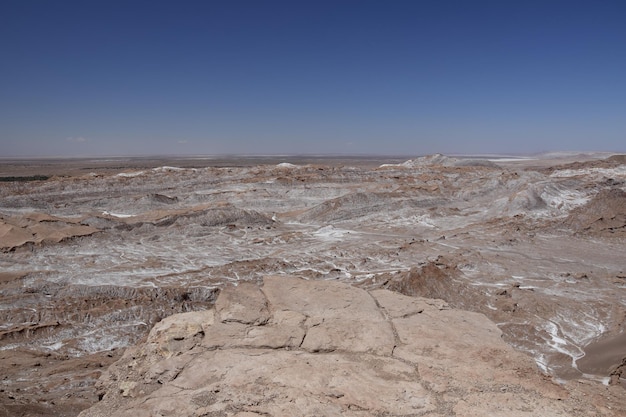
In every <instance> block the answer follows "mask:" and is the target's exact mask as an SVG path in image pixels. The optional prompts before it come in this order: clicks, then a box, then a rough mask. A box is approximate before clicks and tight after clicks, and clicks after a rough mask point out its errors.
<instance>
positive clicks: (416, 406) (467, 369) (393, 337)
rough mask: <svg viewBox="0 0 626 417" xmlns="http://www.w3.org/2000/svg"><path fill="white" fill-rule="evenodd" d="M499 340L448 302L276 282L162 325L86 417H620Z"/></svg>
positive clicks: (602, 400) (225, 294)
mask: <svg viewBox="0 0 626 417" xmlns="http://www.w3.org/2000/svg"><path fill="white" fill-rule="evenodd" d="M500 336H501V333H500V330H499V329H498V328H497V327H496V325H495V324H494V323H492V322H491V321H489V320H488V319H487V318H486V317H485V316H483V315H481V314H477V313H470V312H466V311H461V310H455V309H451V308H449V307H448V306H447V305H446V304H445V303H444V302H443V301H441V300H434V299H426V298H415V297H408V296H404V295H400V294H397V293H394V292H391V291H387V290H374V291H369V292H368V291H365V290H362V289H359V288H355V287H352V286H349V285H347V284H343V283H338V282H330V281H307V280H303V279H299V278H295V277H285V276H268V277H266V278H265V279H264V280H263V283H262V285H261V286H259V285H257V284H255V283H241V284H239V285H238V286H236V287H229V288H227V289H225V290H223V291H222V293H221V294H220V296H219V297H218V299H217V301H216V304H215V306H214V308H213V309H211V310H208V311H201V312H190V313H183V314H177V315H174V316H171V317H168V318H166V319H164V320H163V321H161V322H160V323H158V324H157V325H156V326H155V327H154V328H153V329H152V331H151V332H150V335H149V336H148V339H147V341H146V342H145V343H143V344H140V345H138V346H136V347H133V348H129V349H127V351H126V353H125V354H124V356H123V357H122V359H120V360H119V361H118V362H117V363H115V364H114V365H112V366H111V367H110V368H109V369H108V371H107V372H105V373H104V374H103V376H102V377H101V379H100V382H99V384H100V389H101V392H102V394H101V397H102V399H101V401H100V402H99V403H97V404H96V405H95V406H93V407H92V408H90V409H87V410H85V411H83V412H82V413H81V414H80V417H103V416H107V417H108V416H119V417H122V416H128V417H130V416H132V417H144V416H145V417H148V416H205V417H208V416H238V417H244V416H260V415H262V416H429V417H436V416H451V415H456V416H503V415H506V416H511V417H515V416H538V415H541V416H596V415H608V416H613V415H615V416H617V415H620V414H619V413H620V410H615V409H614V407H615V404H614V405H613V408H612V407H611V406H610V405H609V404H610V401H608V400H609V399H610V398H617V397H615V396H619V395H620V393H618V392H613V391H611V390H620V389H621V388H618V387H603V386H591V385H590V383H584V386H585V387H586V388H588V389H587V391H584V390H583V391H581V390H580V388H579V387H578V388H577V387H575V389H572V388H568V387H567V386H565V387H564V386H561V385H557V384H555V383H553V382H552V381H551V380H550V379H549V378H548V377H546V376H544V375H542V374H540V373H539V372H538V371H537V369H536V366H535V364H534V362H533V361H532V360H531V359H530V358H529V357H527V356H525V355H523V354H521V353H519V352H517V351H515V350H513V349H512V348H511V347H510V346H509V345H507V344H506V343H504V342H503V341H502V339H501V337H500ZM577 384H583V383H582V382H578V383H577ZM581 386H582V385H581ZM620 392H621V393H623V390H622V391H620ZM607 401H608V402H607ZM618 407H619V406H618Z"/></svg>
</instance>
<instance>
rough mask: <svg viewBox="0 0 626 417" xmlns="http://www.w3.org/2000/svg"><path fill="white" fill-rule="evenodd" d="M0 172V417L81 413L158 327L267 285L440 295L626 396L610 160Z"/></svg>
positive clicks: (625, 198) (619, 207)
mask: <svg viewBox="0 0 626 417" xmlns="http://www.w3.org/2000/svg"><path fill="white" fill-rule="evenodd" d="M287 160H289V163H287V162H284V161H287ZM37 176H43V177H37ZM48 177H49V178H48ZM0 178H5V181H2V182H0V250H1V252H0V315H1V317H2V321H1V322H0V375H2V378H3V379H2V380H1V381H0V415H7V416H8V415H11V416H19V415H57V416H63V415H65V416H75V415H77V414H78V412H79V411H80V410H81V409H83V408H85V407H88V406H90V405H92V404H94V403H96V402H98V392H97V390H96V388H94V384H95V381H96V379H97V378H98V377H99V376H100V375H101V374H102V372H103V370H104V369H105V368H106V367H107V366H108V365H109V364H111V363H112V362H113V361H115V360H116V359H118V358H119V357H120V355H121V353H122V351H123V349H124V348H126V347H128V346H131V345H134V344H136V343H138V342H139V341H140V340H142V339H143V338H145V337H146V336H147V334H148V332H149V330H150V329H151V328H152V326H153V325H154V324H156V323H157V322H158V321H159V320H161V319H162V318H164V317H166V316H170V315H171V314H174V313H180V312H187V311H199V310H209V309H210V308H211V307H212V306H213V303H214V302H215V299H216V297H217V295H218V293H219V291H220V289H223V288H225V287H230V286H232V285H233V284H237V283H240V282H242V281H250V282H253V283H258V284H259V285H260V283H261V282H262V280H263V278H264V277H266V276H270V275H271V276H280V275H284V276H287V275H289V276H297V277H301V278H306V279H309V280H333V281H342V282H344V283H348V284H351V285H353V286H358V287H360V288H363V289H365V290H367V291H375V290H377V289H388V290H392V291H396V292H400V293H403V294H405V295H411V296H421V297H427V298H438V299H443V300H445V302H446V303H447V304H448V305H450V306H451V307H453V308H456V309H462V310H469V311H472V312H477V313H483V314H484V315H486V316H487V317H488V318H489V319H491V320H492V321H493V322H494V323H495V324H496V325H497V327H498V328H499V329H500V330H501V331H502V334H503V339H504V340H505V341H506V342H507V343H509V344H510V345H512V346H513V347H514V348H516V349H517V350H518V351H521V352H523V353H525V354H527V355H529V356H530V357H532V358H533V359H534V361H535V363H536V364H537V366H538V368H539V370H540V371H541V372H544V373H545V374H547V375H549V376H551V377H552V378H554V379H555V380H556V381H559V382H560V383H564V384H566V386H567V385H570V384H583V385H584V386H587V385H589V386H598V387H602V386H603V385H601V384H612V385H619V384H620V383H621V384H625V382H624V381H625V379H624V378H626V362H624V360H625V358H626V348H624V346H626V333H624V328H623V327H624V325H625V322H626V296H625V295H626V261H625V259H626V245H625V241H626V191H625V190H626V158H624V157H623V156H620V155H616V156H612V157H609V158H607V159H597V158H589V157H586V158H581V159H580V160H578V161H573V160H558V159H557V160H549V159H537V160H507V159H501V160H496V161H495V162H493V161H486V160H477V159H454V158H448V157H444V156H441V155H434V156H429V157H422V158H417V159H412V160H409V161H402V160H391V161H383V160H376V159H361V160H358V159H354V160H340V159H319V160H310V159H309V160H304V159H302V160H297V159H295V158H292V159H288V158H285V159H283V160H280V159H276V160H271V159H247V160H243V161H241V160H240V161H237V160H234V159H233V160H226V161H215V160H193V159H187V160H169V161H168V160H141V159H135V160H111V161H102V160H96V161H68V162H63V161H49V162H42V161H24V162H22V161H3V162H1V163H0ZM46 178H47V179H46ZM459 337H462V335H460V336H459ZM462 355H463V352H459V356H461V357H462ZM580 381H582V382H580ZM594 389H599V388H597V387H596V388H594ZM607 389H608V388H607ZM611 392H613V391H611ZM602 401H604V403H602V404H600V405H599V406H602V407H609V408H607V409H613V410H615V409H616V408H617V409H619V408H620V407H624V403H623V402H622V403H619V401H618V400H617V399H616V398H615V397H611V396H609V395H608V394H607V396H606V397H603V400H602ZM615 401H618V402H617V403H616V402H615ZM610 407H612V408H610ZM623 409H624V408H622V410H623Z"/></svg>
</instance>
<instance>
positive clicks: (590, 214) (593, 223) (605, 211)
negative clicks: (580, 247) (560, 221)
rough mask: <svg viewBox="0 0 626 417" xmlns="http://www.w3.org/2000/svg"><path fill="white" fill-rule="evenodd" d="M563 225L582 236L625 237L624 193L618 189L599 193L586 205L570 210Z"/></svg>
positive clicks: (625, 194) (625, 207)
mask: <svg viewBox="0 0 626 417" xmlns="http://www.w3.org/2000/svg"><path fill="white" fill-rule="evenodd" d="M564 224H565V225H566V226H569V227H570V228H571V229H572V230H573V231H574V232H576V233H578V234H582V235H592V236H602V237H625V236H626V192H625V191H624V190H622V189H620V188H610V189H605V190H602V191H600V192H599V193H598V194H597V195H596V196H595V197H593V198H592V199H591V200H590V201H589V202H588V203H587V204H585V205H584V206H581V207H577V208H576V209H574V210H572V211H571V213H570V214H569V216H568V217H567V218H566V219H565V222H564Z"/></svg>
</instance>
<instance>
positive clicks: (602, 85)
mask: <svg viewBox="0 0 626 417" xmlns="http://www.w3.org/2000/svg"><path fill="white" fill-rule="evenodd" d="M0 16H1V19H0V21H1V24H0V50H1V51H2V65H0V157H12V156H29V157H34V156H105V155H154V154H176V155H192V154H311V153H314V154H387V155H390V154H393V155H398V154H413V155H415V154H427V153H435V152H440V153H455V154H460V153H468V154H478V153H509V154H510V153H533V152H541V151H551V150H571V151H586V150H593V151H614V152H624V151H626V46H625V45H626V24H625V23H624V22H625V20H626V2H624V1H610V0H609V1H601V2H595V1H582V2H572V1H567V2H566V1H524V2H512V1H445V2H443V1H392V2H383V1H339V0H337V1H308V2H301V1H236V0H234V1H221V2H220V1H168V2H166V1H133V0H129V1H56V2H53V1H44V0H30V1H19V0H5V1H3V2H2V3H1V4H0Z"/></svg>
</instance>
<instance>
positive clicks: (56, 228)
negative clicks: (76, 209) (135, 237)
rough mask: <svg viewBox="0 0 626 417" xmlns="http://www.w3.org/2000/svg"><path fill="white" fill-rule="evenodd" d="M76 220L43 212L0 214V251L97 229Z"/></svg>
mask: <svg viewBox="0 0 626 417" xmlns="http://www.w3.org/2000/svg"><path fill="white" fill-rule="evenodd" d="M78 221H79V220H78V219H72V218H59V217H55V216H50V215H48V214H44V213H28V214H25V215H21V216H3V215H0V251H7V250H11V249H14V248H16V247H19V246H22V245H25V244H27V243H35V244H38V243H42V242H44V243H47V242H51V243H58V242H61V241H62V240H65V239H68V238H72V237H77V236H88V235H92V234H94V233H96V232H98V231H99V230H98V229H97V228H95V227H91V226H86V225H82V224H78Z"/></svg>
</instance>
